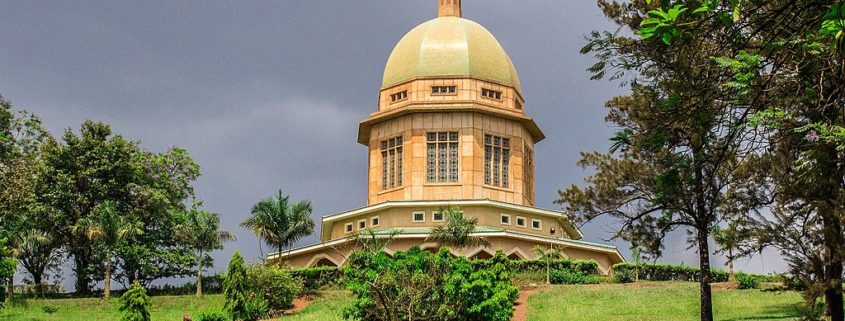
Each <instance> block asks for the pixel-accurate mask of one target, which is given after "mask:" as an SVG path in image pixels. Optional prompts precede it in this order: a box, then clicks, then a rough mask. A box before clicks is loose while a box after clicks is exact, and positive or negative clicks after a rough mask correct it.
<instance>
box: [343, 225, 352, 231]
mask: <svg viewBox="0 0 845 321" xmlns="http://www.w3.org/2000/svg"><path fill="white" fill-rule="evenodd" d="M344 231H345V232H346V233H347V234H349V233H352V223H346V226H344Z"/></svg>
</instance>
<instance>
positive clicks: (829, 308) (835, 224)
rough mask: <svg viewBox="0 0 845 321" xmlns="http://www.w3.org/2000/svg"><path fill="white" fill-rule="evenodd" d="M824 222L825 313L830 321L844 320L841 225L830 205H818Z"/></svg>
mask: <svg viewBox="0 0 845 321" xmlns="http://www.w3.org/2000/svg"><path fill="white" fill-rule="evenodd" d="M819 211H823V212H825V213H821V214H822V220H823V222H824V234H825V237H824V247H825V256H826V258H825V263H826V265H827V266H826V267H825V275H824V278H825V281H826V282H825V283H824V284H825V290H824V301H825V308H826V313H827V315H828V316H830V320H831V321H843V320H845V312H843V303H842V264H843V253H842V248H841V246H842V242H843V240H842V225H841V224H840V222H839V219H838V218H837V217H834V216H835V214H834V212H833V210H832V209H831V208H830V207H827V206H820V207H819Z"/></svg>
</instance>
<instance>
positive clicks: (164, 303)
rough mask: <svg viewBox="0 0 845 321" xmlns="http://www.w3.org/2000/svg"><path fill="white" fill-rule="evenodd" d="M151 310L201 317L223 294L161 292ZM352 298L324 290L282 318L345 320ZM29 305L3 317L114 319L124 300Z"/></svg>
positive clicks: (158, 318) (168, 316)
mask: <svg viewBox="0 0 845 321" xmlns="http://www.w3.org/2000/svg"><path fill="white" fill-rule="evenodd" d="M152 299H153V307H152V311H150V314H151V317H152V320H153V321H181V320H182V316H184V315H185V314H186V313H187V314H190V315H191V317H193V319H194V320H198V319H199V316H200V314H202V313H203V312H213V311H221V310H222V309H223V296H222V295H219V294H217V295H205V296H203V297H202V299H197V298H195V297H194V296H158V297H153V298H152ZM350 302H352V297H351V295H350V294H349V292H346V291H323V292H321V293H320V294H319V295H318V297H317V298H316V299H315V300H314V302H312V303H311V304H310V305H309V306H308V307H306V308H305V309H304V310H302V311H300V312H299V313H297V314H294V315H290V316H286V317H284V318H280V319H279V320H285V321H323V320H325V321H334V320H337V321H341V320H343V318H342V317H341V315H342V311H343V307H345V306H347V305H348V304H349V303H350ZM27 305H28V306H26V307H24V306H10V307H7V308H6V309H3V310H0V321H6V320H9V321H11V320H15V321H83V320H104V321H106V320H114V321H118V320H120V318H121V317H122V314H121V312H120V311H119V310H118V309H119V308H120V301H119V300H118V299H117V298H112V299H111V300H109V302H108V303H105V302H103V301H102V300H100V299H61V300H28V301H27ZM45 305H49V306H54V307H57V308H58V311H56V313H53V314H47V313H46V312H44V311H43V310H42V307H43V306H45Z"/></svg>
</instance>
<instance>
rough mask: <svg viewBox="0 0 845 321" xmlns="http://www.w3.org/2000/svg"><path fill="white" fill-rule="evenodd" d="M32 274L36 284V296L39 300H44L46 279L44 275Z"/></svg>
mask: <svg viewBox="0 0 845 321" xmlns="http://www.w3.org/2000/svg"><path fill="white" fill-rule="evenodd" d="M30 274H32V282H34V283H35V295H36V296H37V297H39V298H42V299H43V298H44V278H43V276H44V275H43V274H42V273H38V272H36V273H30Z"/></svg>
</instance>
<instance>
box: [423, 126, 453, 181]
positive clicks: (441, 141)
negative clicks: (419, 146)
mask: <svg viewBox="0 0 845 321" xmlns="http://www.w3.org/2000/svg"><path fill="white" fill-rule="evenodd" d="M426 138H427V144H426V165H427V166H426V174H427V175H426V176H427V181H428V182H429V183H452V182H457V181H458V132H436V133H428V135H427V137H426Z"/></svg>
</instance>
